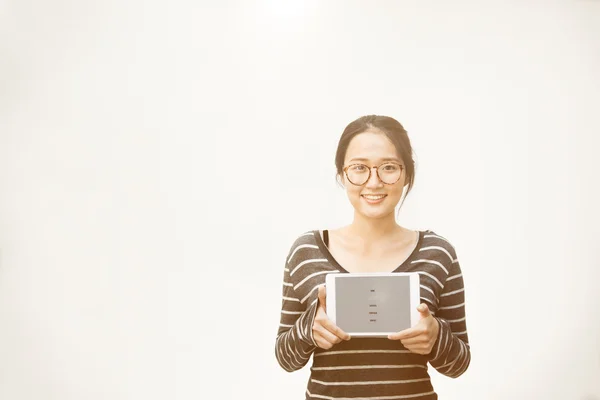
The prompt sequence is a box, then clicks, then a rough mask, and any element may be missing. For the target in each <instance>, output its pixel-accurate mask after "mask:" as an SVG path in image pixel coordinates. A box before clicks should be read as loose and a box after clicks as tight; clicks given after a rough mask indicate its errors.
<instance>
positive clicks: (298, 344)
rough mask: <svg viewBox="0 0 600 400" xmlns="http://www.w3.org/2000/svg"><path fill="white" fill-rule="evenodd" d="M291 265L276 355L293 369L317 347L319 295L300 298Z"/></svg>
mask: <svg viewBox="0 0 600 400" xmlns="http://www.w3.org/2000/svg"><path fill="white" fill-rule="evenodd" d="M291 252H292V251H290V253H291ZM288 267H289V266H288V265H286V267H285V270H284V274H283V290H282V301H281V317H280V322H279V329H278V331H277V340H276V342H275V356H276V357H277V362H278V363H279V365H280V366H281V367H282V368H283V369H284V370H286V371H288V372H292V371H296V370H299V369H301V368H302V367H304V366H305V365H306V363H307V362H308V360H309V359H310V356H311V354H312V353H313V351H314V350H315V348H316V347H317V346H316V343H315V341H314V338H313V332H312V328H313V324H314V319H315V313H316V311H317V302H318V299H317V298H316V296H315V299H314V300H313V301H312V302H310V303H308V302H305V303H304V304H302V303H301V302H300V300H301V299H300V296H299V295H298V294H297V293H296V292H295V291H294V283H293V281H292V279H291V277H290V269H289V268H288ZM307 303H308V304H307Z"/></svg>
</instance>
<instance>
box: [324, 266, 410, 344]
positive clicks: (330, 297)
mask: <svg viewBox="0 0 600 400" xmlns="http://www.w3.org/2000/svg"><path fill="white" fill-rule="evenodd" d="M419 278H420V277H419V274H418V273H416V272H406V273H403V272H390V273H383V272H380V273H343V274H328V275H327V276H326V278H325V284H326V293H327V301H326V312H327V316H328V317H329V319H331V320H332V321H333V323H335V324H336V325H337V326H339V327H340V328H341V329H342V330H343V331H344V332H346V333H348V334H349V335H351V336H353V337H387V336H388V335H389V334H391V333H396V332H399V331H401V330H404V329H408V328H410V327H413V326H414V325H415V324H416V323H417V322H418V321H419V311H417V306H418V305H419V302H420V299H421V295H420V285H419V283H420V279H419Z"/></svg>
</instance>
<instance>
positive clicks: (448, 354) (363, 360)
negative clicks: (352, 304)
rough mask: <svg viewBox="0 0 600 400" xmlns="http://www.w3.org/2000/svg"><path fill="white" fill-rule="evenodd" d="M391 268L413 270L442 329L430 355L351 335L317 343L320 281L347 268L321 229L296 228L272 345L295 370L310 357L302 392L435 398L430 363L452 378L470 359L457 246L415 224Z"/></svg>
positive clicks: (376, 398) (331, 399)
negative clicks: (401, 257)
mask: <svg viewBox="0 0 600 400" xmlns="http://www.w3.org/2000/svg"><path fill="white" fill-rule="evenodd" d="M394 272H418V273H419V275H420V282H421V283H420V285H421V291H420V296H421V302H424V303H426V304H427V305H428V306H429V310H430V311H431V313H432V315H433V316H434V318H436V319H437V320H438V322H439V326H440V330H439V333H438V337H437V340H436V343H435V345H434V347H433V349H432V351H431V353H430V354H428V355H421V354H416V353H412V352H410V351H409V350H407V349H406V348H405V347H404V346H403V345H402V343H401V341H400V340H390V339H387V338H352V339H350V340H349V341H342V342H340V343H338V344H336V345H334V346H333V347H332V348H331V349H329V350H324V349H321V348H319V347H317V345H316V342H315V340H314V338H313V332H312V326H313V323H314V318H315V314H316V311H317V303H318V286H320V285H323V284H324V283H325V276H326V275H327V274H329V273H348V271H346V270H345V269H344V268H343V267H342V266H340V265H339V264H338V263H337V261H336V260H335V259H334V258H333V256H332V255H331V253H330V252H329V250H328V248H327V246H326V245H325V243H324V242H323V240H322V238H321V235H320V233H319V231H317V230H314V231H310V232H306V233H304V234H302V235H300V236H299V237H298V238H297V239H296V240H295V242H294V243H293V245H292V247H291V248H290V250H289V252H288V255H287V259H286V262H285V268H284V273H283V298H282V307H281V318H280V324H279V329H278V332H277V338H276V344H275V356H276V358H277V361H278V363H279V365H280V366H281V367H282V368H283V369H284V370H286V371H288V372H292V371H296V370H299V369H301V368H302V367H304V366H305V365H306V364H307V363H308V361H309V360H310V358H311V356H312V360H313V361H312V366H311V368H310V371H311V374H310V378H309V381H308V386H307V389H306V399H325V400H335V399H349V398H354V399H357V398H360V399H370V400H384V399H385V400H395V399H416V400H432V399H437V398H438V397H437V394H436V392H435V391H434V389H433V386H432V384H431V380H430V376H429V374H428V364H429V365H431V366H432V367H433V368H435V369H436V370H437V371H438V372H440V373H441V374H444V375H446V376H448V377H452V378H456V377H458V376H460V375H461V374H463V373H464V372H465V371H466V369H467V368H468V366H469V363H470V361H471V352H470V348H469V342H468V337H467V325H466V318H465V301H464V299H465V293H464V287H463V276H462V272H461V269H460V264H459V262H458V259H457V256H456V251H455V249H454V246H452V244H450V242H448V240H446V239H445V238H443V237H441V236H440V235H438V234H436V233H435V232H433V231H431V230H425V231H419V239H418V242H417V245H416V246H415V248H414V250H413V251H412V253H411V254H410V256H409V257H408V258H407V259H406V260H405V261H404V262H403V263H402V264H401V265H400V266H399V267H398V268H396V270H394Z"/></svg>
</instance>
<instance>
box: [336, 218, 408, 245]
mask: <svg viewBox="0 0 600 400" xmlns="http://www.w3.org/2000/svg"><path fill="white" fill-rule="evenodd" d="M405 230H406V229H404V228H403V227H401V226H400V225H398V223H397V222H396V220H395V218H394V214H393V213H392V214H390V215H389V216H388V217H385V218H380V219H373V218H365V217H363V216H362V215H360V214H355V215H354V220H353V221H352V223H351V224H350V225H349V226H348V228H347V232H348V233H349V234H350V235H352V236H354V237H357V238H360V239H361V242H363V243H365V244H366V245H367V246H368V245H369V244H372V243H377V242H379V243H381V240H382V239H388V240H389V238H390V236H392V235H399V234H402V233H403V232H404V231H405Z"/></svg>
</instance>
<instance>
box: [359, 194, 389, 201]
mask: <svg viewBox="0 0 600 400" xmlns="http://www.w3.org/2000/svg"><path fill="white" fill-rule="evenodd" d="M385 196H386V195H385V194H381V195H378V196H372V195H368V194H363V197H364V198H365V199H368V200H379V199H383V198H384V197H385Z"/></svg>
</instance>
